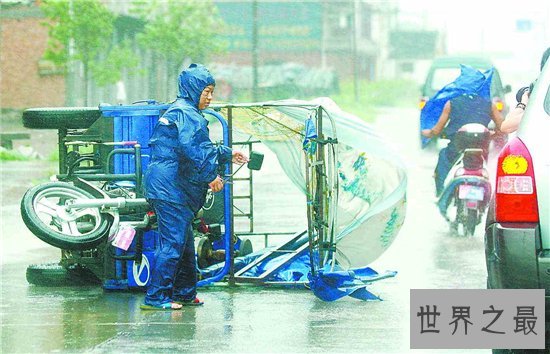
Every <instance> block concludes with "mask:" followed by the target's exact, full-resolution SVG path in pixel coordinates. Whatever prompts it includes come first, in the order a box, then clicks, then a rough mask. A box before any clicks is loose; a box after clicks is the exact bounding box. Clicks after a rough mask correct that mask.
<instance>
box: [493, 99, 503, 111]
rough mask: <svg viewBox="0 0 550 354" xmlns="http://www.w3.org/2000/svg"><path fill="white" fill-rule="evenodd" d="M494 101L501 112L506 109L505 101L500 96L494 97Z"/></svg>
mask: <svg viewBox="0 0 550 354" xmlns="http://www.w3.org/2000/svg"><path fill="white" fill-rule="evenodd" d="M493 103H494V104H495V107H496V108H497V109H498V111H499V112H502V111H503V110H504V102H502V100H501V99H500V98H495V99H493Z"/></svg>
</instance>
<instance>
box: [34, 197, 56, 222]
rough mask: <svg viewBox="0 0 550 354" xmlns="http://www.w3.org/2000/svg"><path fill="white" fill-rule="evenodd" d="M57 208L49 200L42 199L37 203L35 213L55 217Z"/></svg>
mask: <svg viewBox="0 0 550 354" xmlns="http://www.w3.org/2000/svg"><path fill="white" fill-rule="evenodd" d="M57 207H58V205H57V204H55V203H53V202H51V201H50V200H49V199H46V198H43V199H40V200H39V201H38V203H37V205H36V211H37V212H42V213H44V214H48V215H50V216H52V217H55V216H56V215H57V211H56V209H57Z"/></svg>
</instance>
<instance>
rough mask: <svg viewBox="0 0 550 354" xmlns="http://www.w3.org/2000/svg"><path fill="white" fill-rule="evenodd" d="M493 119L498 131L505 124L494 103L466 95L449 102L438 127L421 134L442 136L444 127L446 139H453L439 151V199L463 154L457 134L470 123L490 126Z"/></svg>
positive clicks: (471, 94)
mask: <svg viewBox="0 0 550 354" xmlns="http://www.w3.org/2000/svg"><path fill="white" fill-rule="evenodd" d="M491 120H492V121H494V123H495V126H496V129H497V130H499V129H500V125H501V123H502V115H501V114H500V112H499V111H498V109H497V107H496V106H495V104H494V103H491V101H490V100H489V99H487V98H484V97H482V96H480V95H478V94H476V93H464V94H462V95H460V96H457V97H455V98H452V99H450V100H449V101H447V102H446V103H445V106H444V107H443V112H442V113H441V116H440V118H439V120H438V122H437V123H436V125H435V126H434V127H433V128H432V129H425V130H423V131H422V135H424V136H425V137H427V138H432V137H434V136H437V135H439V134H441V132H442V131H443V128H445V131H446V134H447V138H448V139H449V140H450V142H449V144H448V145H447V147H445V148H443V149H441V151H440V152H439V158H438V160H437V165H436V167H435V187H436V195H437V196H439V195H440V194H441V192H442V191H443V187H444V182H445V178H446V177H447V174H448V173H449V171H450V170H451V168H452V166H453V164H454V163H455V160H456V159H457V158H458V156H459V155H460V150H459V149H458V148H457V146H456V143H455V140H454V135H455V134H456V132H458V130H459V129H460V127H462V126H463V125H465V124H468V123H479V124H482V125H484V126H488V125H489V122H490V121H491Z"/></svg>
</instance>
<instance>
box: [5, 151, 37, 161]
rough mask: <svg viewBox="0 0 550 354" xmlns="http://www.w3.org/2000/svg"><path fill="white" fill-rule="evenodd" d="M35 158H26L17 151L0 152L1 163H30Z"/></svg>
mask: <svg viewBox="0 0 550 354" xmlns="http://www.w3.org/2000/svg"><path fill="white" fill-rule="evenodd" d="M29 160H33V158H31V157H28V156H25V155H23V154H21V153H20V152H18V151H15V150H1V151H0V161H29Z"/></svg>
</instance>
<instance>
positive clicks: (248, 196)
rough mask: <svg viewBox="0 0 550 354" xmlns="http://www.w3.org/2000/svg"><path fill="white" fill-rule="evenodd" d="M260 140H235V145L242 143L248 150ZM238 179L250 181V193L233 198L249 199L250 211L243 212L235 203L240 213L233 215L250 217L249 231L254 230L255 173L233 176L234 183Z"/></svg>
mask: <svg viewBox="0 0 550 354" xmlns="http://www.w3.org/2000/svg"><path fill="white" fill-rule="evenodd" d="M259 142H260V141H259V140H253V141H240V142H234V143H233V146H235V145H241V146H247V147H248V152H249V153H250V151H252V144H254V143H259ZM238 181H248V191H249V192H248V193H249V194H243V195H234V196H233V200H235V199H248V201H249V202H248V206H249V207H248V210H249V212H248V213H245V212H243V211H242V210H240V209H239V208H237V207H236V206H235V204H233V209H234V210H235V209H237V211H238V213H235V212H233V217H238V218H248V232H251V233H252V232H254V191H253V173H252V170H250V169H249V170H248V177H233V185H235V182H238Z"/></svg>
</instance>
